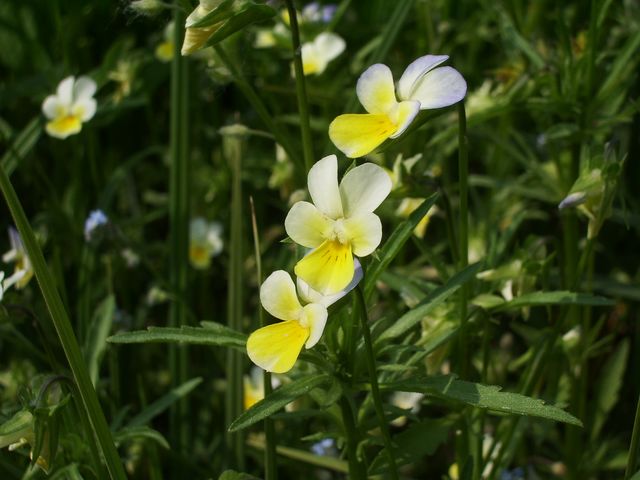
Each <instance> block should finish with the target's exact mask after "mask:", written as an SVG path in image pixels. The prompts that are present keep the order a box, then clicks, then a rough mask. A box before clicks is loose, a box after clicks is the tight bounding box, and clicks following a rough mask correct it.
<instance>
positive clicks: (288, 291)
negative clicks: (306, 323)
mask: <svg viewBox="0 0 640 480" xmlns="http://www.w3.org/2000/svg"><path fill="white" fill-rule="evenodd" d="M260 303H262V306H263V307H264V309H265V310H266V311H267V312H269V313H270V314H271V315H273V316H274V317H276V318H279V319H280V320H298V319H299V318H300V315H301V314H302V305H300V301H299V300H298V295H297V294H296V286H295V284H294V283H293V280H291V276H290V275H289V274H288V273H287V272H285V271H284V270H276V271H275V272H273V273H272V274H271V275H269V276H268V277H267V279H266V280H265V281H264V282H263V283H262V286H261V287H260Z"/></svg>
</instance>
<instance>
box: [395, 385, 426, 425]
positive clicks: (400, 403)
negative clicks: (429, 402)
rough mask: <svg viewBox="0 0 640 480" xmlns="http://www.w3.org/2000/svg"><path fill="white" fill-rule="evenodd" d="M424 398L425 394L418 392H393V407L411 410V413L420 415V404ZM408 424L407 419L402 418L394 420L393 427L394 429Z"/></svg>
mask: <svg viewBox="0 0 640 480" xmlns="http://www.w3.org/2000/svg"><path fill="white" fill-rule="evenodd" d="M423 398H424V393H418V392H393V395H391V400H390V401H391V405H394V406H396V407H398V408H401V409H402V410H411V413H418V412H419V411H420V402H422V399H423ZM405 423H407V417H405V416H402V417H398V418H396V419H394V420H393V421H392V422H391V425H393V426H394V427H402V426H403V425H404V424H405Z"/></svg>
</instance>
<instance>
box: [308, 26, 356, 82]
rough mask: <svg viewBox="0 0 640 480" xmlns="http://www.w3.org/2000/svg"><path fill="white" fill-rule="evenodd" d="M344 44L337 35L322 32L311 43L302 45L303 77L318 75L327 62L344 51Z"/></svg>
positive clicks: (324, 68)
mask: <svg viewBox="0 0 640 480" xmlns="http://www.w3.org/2000/svg"><path fill="white" fill-rule="evenodd" d="M345 45H346V44H345V42H344V40H343V39H342V37H340V36H339V35H336V34H335V33H331V32H324V33H321V34H320V35H318V36H317V37H316V38H315V39H314V40H313V42H308V43H305V44H303V45H302V50H301V52H302V53H301V54H302V70H303V72H304V74H305V75H320V74H321V73H322V72H324V71H325V70H326V68H327V65H329V62H330V61H332V60H333V59H335V58H336V57H338V55H340V54H341V53H342V52H344V49H345Z"/></svg>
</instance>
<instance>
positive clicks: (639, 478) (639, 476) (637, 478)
mask: <svg viewBox="0 0 640 480" xmlns="http://www.w3.org/2000/svg"><path fill="white" fill-rule="evenodd" d="M631 480H640V470H638V471H637V472H636V473H634V474H633V477H631Z"/></svg>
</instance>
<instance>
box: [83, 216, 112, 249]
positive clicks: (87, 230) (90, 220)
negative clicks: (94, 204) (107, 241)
mask: <svg viewBox="0 0 640 480" xmlns="http://www.w3.org/2000/svg"><path fill="white" fill-rule="evenodd" d="M107 223H109V219H108V218H107V216H106V215H105V213H104V212H103V211H102V210H93V211H91V212H90V213H89V216H88V217H87V219H86V220H85V222H84V238H85V240H86V241H87V242H89V241H91V239H92V238H93V235H94V233H95V231H96V230H97V229H98V228H99V227H101V226H103V225H106V224H107Z"/></svg>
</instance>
